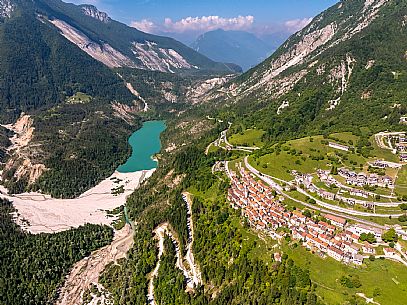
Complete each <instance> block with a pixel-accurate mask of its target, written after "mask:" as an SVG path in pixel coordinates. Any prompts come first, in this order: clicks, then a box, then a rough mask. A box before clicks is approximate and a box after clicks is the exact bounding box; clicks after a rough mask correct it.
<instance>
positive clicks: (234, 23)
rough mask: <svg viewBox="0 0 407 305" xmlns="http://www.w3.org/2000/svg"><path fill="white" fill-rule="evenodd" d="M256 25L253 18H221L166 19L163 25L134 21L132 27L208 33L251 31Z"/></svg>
mask: <svg viewBox="0 0 407 305" xmlns="http://www.w3.org/2000/svg"><path fill="white" fill-rule="evenodd" d="M253 23H254V17H253V16H238V17H234V18H224V17H220V16H202V17H187V18H184V19H181V20H178V21H173V20H172V19H171V18H165V20H164V23H163V24H155V23H154V22H152V21H151V20H148V19H143V20H141V21H133V22H132V23H131V26H132V27H135V28H137V29H139V30H141V31H145V32H148V33H157V32H164V33H165V32H168V33H169V32H171V33H185V32H207V31H212V30H216V29H224V30H249V29H250V28H251V27H252V25H253Z"/></svg>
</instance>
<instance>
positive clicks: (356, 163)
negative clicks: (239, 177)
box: [250, 132, 407, 194]
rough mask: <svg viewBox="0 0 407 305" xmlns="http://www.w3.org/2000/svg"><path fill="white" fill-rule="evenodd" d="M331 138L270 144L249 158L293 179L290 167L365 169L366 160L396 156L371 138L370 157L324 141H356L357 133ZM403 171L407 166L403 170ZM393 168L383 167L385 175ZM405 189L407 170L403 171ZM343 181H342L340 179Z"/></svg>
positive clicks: (391, 173) (263, 168) (261, 167)
mask: <svg viewBox="0 0 407 305" xmlns="http://www.w3.org/2000/svg"><path fill="white" fill-rule="evenodd" d="M331 137H332V138H333V139H337V141H335V140H333V139H332V138H330V139H324V138H323V137H322V136H313V137H306V138H301V139H297V140H292V141H288V142H287V143H285V144H283V145H281V146H280V147H278V146H277V145H275V146H274V147H273V149H274V152H273V151H271V153H269V154H266V155H264V156H262V157H260V158H258V159H254V158H250V162H251V164H252V165H253V166H254V167H255V168H257V169H258V170H260V171H262V172H264V173H265V174H268V175H271V176H274V177H277V178H280V179H284V180H291V179H293V177H292V175H291V174H290V171H291V170H296V171H299V172H302V173H315V172H316V171H317V170H318V169H323V170H329V169H331V168H332V165H335V166H336V167H338V168H339V167H347V168H348V169H350V170H354V171H355V172H361V171H364V172H365V173H367V169H368V163H367V162H369V161H373V160H376V159H385V160H388V161H397V157H396V156H395V155H393V154H392V153H391V152H390V151H387V150H383V149H380V148H378V147H377V145H376V143H375V142H374V139H373V140H372V141H371V142H372V147H373V150H372V151H371V155H372V156H371V157H369V158H365V157H363V156H362V155H360V154H357V153H354V152H352V151H349V152H345V151H342V150H338V149H334V148H331V147H329V146H328V145H327V144H326V142H329V141H333V142H337V143H342V144H347V145H350V144H349V143H356V142H357V140H358V137H357V136H355V135H352V134H351V133H346V132H345V133H337V134H333V135H331ZM406 171H407V170H406ZM396 173H397V171H396V170H394V169H386V175H389V176H391V177H395V175H396ZM405 176H406V177H405V180H406V182H405V184H406V188H405V192H406V193H407V173H406V174H405ZM341 182H343V183H344V184H346V182H345V181H341ZM390 193H391V191H390V190H386V191H383V192H382V194H390Z"/></svg>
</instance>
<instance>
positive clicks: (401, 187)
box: [395, 165, 407, 196]
mask: <svg viewBox="0 0 407 305" xmlns="http://www.w3.org/2000/svg"><path fill="white" fill-rule="evenodd" d="M395 191H396V193H397V194H398V195H401V196H403V195H407V165H404V166H403V167H402V168H401V170H400V171H399V172H398V174H397V180H396V189H395Z"/></svg>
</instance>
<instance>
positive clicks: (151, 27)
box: [130, 19, 158, 34]
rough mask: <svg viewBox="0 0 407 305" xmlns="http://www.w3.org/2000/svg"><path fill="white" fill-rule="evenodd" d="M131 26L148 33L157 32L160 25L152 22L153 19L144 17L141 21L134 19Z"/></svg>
mask: <svg viewBox="0 0 407 305" xmlns="http://www.w3.org/2000/svg"><path fill="white" fill-rule="evenodd" d="M130 26H131V27H133V28H136V29H137V30H140V31H142V32H146V33H150V34H153V33H156V32H157V30H158V26H157V25H156V24H155V23H154V22H152V21H151V20H148V19H143V20H140V21H132V22H131V24H130Z"/></svg>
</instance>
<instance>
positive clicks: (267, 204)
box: [228, 169, 382, 265]
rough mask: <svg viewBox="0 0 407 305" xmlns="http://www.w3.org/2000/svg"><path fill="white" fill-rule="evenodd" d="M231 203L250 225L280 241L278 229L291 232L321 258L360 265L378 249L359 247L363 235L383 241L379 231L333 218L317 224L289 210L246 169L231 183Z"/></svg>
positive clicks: (233, 174) (234, 175) (229, 193)
mask: <svg viewBox="0 0 407 305" xmlns="http://www.w3.org/2000/svg"><path fill="white" fill-rule="evenodd" d="M228 200H229V202H230V204H231V205H232V207H233V208H235V209H241V211H242V215H243V216H245V217H246V218H247V220H248V221H249V223H250V225H251V226H253V227H255V228H256V229H258V230H263V231H265V232H268V233H269V234H270V235H271V236H273V237H275V238H281V237H282V235H280V234H279V233H278V229H279V228H282V227H283V228H288V229H290V230H291V237H292V238H293V239H295V240H298V241H301V242H302V244H303V246H305V247H307V248H308V249H310V250H311V251H313V252H315V253H318V254H320V255H321V256H325V255H328V256H330V257H332V258H334V259H336V260H337V261H341V262H344V263H353V264H356V265H361V264H362V263H363V255H362V254H361V253H365V254H367V255H371V254H374V253H375V250H374V248H373V247H372V246H370V245H369V244H368V243H364V244H360V243H359V237H360V234H362V233H373V234H375V236H376V238H377V239H378V240H380V237H381V233H382V232H378V230H375V229H373V228H369V227H366V226H363V225H353V226H349V227H347V225H346V220H345V219H343V218H341V217H337V216H334V215H329V214H327V215H324V217H325V219H326V222H325V221H315V220H313V219H311V218H309V217H306V216H305V215H303V214H302V213H301V212H300V211H297V210H296V211H293V212H290V211H287V210H286V209H285V208H284V206H283V205H282V204H281V202H280V201H279V200H277V199H276V198H274V196H273V190H272V189H271V188H270V187H268V186H266V185H265V184H264V183H262V182H261V181H256V180H255V179H254V177H252V176H251V174H249V173H248V172H247V171H246V170H245V169H240V176H239V177H238V176H237V175H236V174H235V173H232V184H231V187H230V189H229V191H228Z"/></svg>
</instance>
